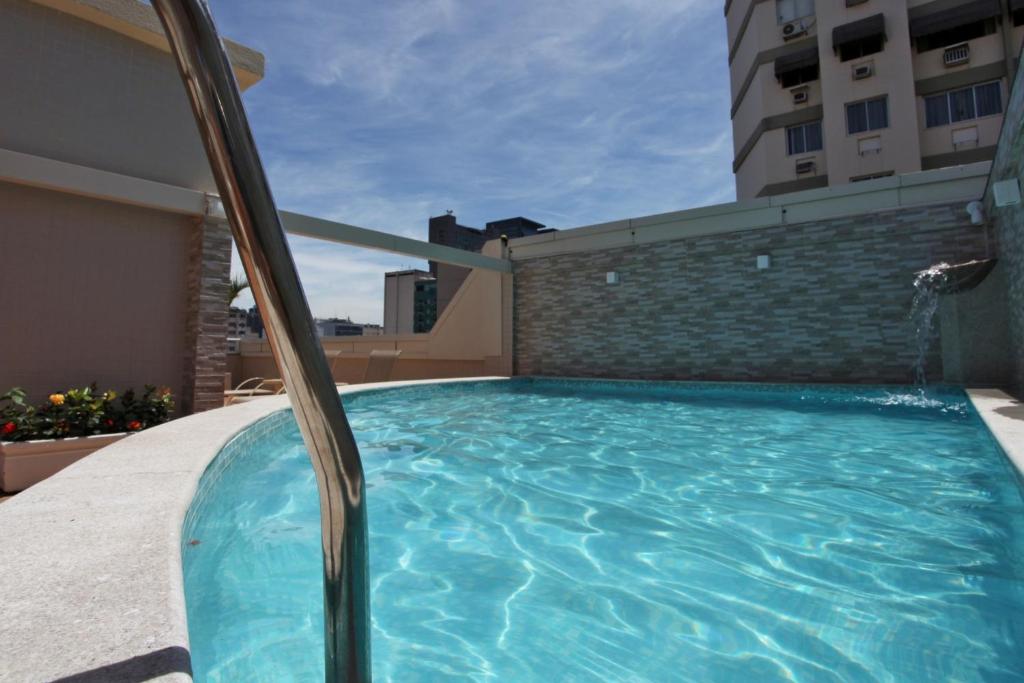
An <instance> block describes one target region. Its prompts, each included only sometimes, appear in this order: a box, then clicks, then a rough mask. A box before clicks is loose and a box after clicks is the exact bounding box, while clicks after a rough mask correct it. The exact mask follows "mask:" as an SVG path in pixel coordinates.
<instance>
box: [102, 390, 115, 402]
mask: <svg viewBox="0 0 1024 683" xmlns="http://www.w3.org/2000/svg"><path fill="white" fill-rule="evenodd" d="M115 398H117V392H116V391H107V392H104V393H103V400H104V401H113V400H114V399H115Z"/></svg>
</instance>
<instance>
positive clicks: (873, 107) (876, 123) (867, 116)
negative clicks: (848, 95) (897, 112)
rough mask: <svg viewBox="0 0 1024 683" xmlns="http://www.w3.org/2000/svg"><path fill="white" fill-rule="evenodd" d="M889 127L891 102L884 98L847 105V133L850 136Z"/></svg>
mask: <svg viewBox="0 0 1024 683" xmlns="http://www.w3.org/2000/svg"><path fill="white" fill-rule="evenodd" d="M888 127H889V102H888V100H886V98H884V97H879V98H878V99H874V100H868V101H866V102H854V103H853V104H848V105H846V132H848V133H849V134H850V135H855V134H857V133H863V132H865V131H869V130H878V129H880V128H888Z"/></svg>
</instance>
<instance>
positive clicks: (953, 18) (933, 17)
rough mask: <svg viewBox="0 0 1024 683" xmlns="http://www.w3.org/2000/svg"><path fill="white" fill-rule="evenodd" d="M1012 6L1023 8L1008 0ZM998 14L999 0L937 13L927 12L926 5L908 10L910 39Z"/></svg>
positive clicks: (976, 1) (974, 0)
mask: <svg viewBox="0 0 1024 683" xmlns="http://www.w3.org/2000/svg"><path fill="white" fill-rule="evenodd" d="M1014 4H1018V5H1020V6H1022V7H1024V2H1022V1H1021V0H1010V7H1011V8H1012V7H1013V6H1014ZM915 10H916V11H915ZM1000 14H1002V10H1001V9H1000V8H999V0H969V1H968V2H965V3H963V4H960V5H957V6H956V7H950V8H949V9H944V10H940V11H938V12H928V5H923V6H921V7H915V8H914V9H912V10H910V35H911V37H912V38H920V37H921V36H927V35H931V34H932V33H938V32H939V31H947V30H949V29H951V28H956V27H957V26H963V25H964V24H972V23H974V22H976V21H984V20H985V19H991V18H992V17H998V16H999V15H1000Z"/></svg>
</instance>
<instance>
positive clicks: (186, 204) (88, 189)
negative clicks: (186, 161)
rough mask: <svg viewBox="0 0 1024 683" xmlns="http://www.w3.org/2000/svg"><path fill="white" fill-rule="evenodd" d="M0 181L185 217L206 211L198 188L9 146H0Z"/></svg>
mask: <svg viewBox="0 0 1024 683" xmlns="http://www.w3.org/2000/svg"><path fill="white" fill-rule="evenodd" d="M0 181H6V182H9V183H15V184H18V185H29V186H31V187H40V188H43V189H47V190H56V191H57V192H66V193H68V194H75V195H80V196H83V197H92V198H93V199H103V200H106V201H111V202H116V203H118V204H131V205H132V206H142V207H145V208H148V209H157V210H159V211H167V212H170V213H181V214H186V215H189V216H202V215H203V214H204V213H205V212H206V194H204V193H203V192H200V191H199V190H190V189H188V188H185V187H177V186H175V185H165V184H164V183H156V182H153V181H152V180H143V179H142V178H134V177H132V176H126V175H121V174H120V173H110V172H109V171H101V170H99V169H96V168H90V167H88V166H78V165H77V164H69V163H67V162H65V161H55V160H53V159H47V158H45V157H39V156H35V155H32V154H22V153H21V152H13V151H11V150H9V149H0Z"/></svg>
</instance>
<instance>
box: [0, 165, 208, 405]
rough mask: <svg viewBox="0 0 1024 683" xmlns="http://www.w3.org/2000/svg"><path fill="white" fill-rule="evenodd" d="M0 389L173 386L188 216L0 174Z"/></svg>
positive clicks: (179, 360) (40, 391)
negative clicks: (9, 180) (34, 185)
mask: <svg viewBox="0 0 1024 683" xmlns="http://www.w3.org/2000/svg"><path fill="white" fill-rule="evenodd" d="M0 207H2V209H0V255H2V256H0V258H2V264H3V265H2V267H0V311H3V314H2V317H0V320H2V322H0V392H3V391H6V390H7V389H8V388H10V387H12V386H21V387H23V388H24V389H26V390H27V391H29V393H30V395H31V396H32V398H33V399H39V398H43V397H45V396H46V395H47V394H49V393H50V392H52V391H55V390H60V389H65V388H67V387H69V386H84V385H87V384H89V383H90V382H92V381H97V382H99V384H100V386H101V387H103V388H114V389H117V390H121V389H124V388H126V387H130V386H134V387H136V388H138V389H141V388H142V386H143V385H144V384H161V385H166V386H169V387H171V388H172V389H173V390H174V393H175V394H176V395H178V396H180V395H181V393H182V383H183V377H184V374H183V372H184V365H183V363H184V355H185V330H184V328H185V307H186V271H187V268H188V264H187V255H188V246H189V236H190V233H191V230H192V225H191V223H190V220H189V219H188V218H185V217H182V216H174V215H170V214H164V213H159V212H156V211H150V210H146V209H139V208H132V207H127V206H117V205H111V204H109V203H106V202H101V201H96V200H92V199H85V198H80V197H74V196H71V195H66V194H60V193H57V192H49V191H46V190H36V189H30V188H26V187H19V186H16V185H10V184H6V183H0Z"/></svg>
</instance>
